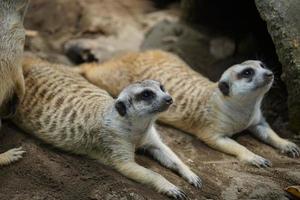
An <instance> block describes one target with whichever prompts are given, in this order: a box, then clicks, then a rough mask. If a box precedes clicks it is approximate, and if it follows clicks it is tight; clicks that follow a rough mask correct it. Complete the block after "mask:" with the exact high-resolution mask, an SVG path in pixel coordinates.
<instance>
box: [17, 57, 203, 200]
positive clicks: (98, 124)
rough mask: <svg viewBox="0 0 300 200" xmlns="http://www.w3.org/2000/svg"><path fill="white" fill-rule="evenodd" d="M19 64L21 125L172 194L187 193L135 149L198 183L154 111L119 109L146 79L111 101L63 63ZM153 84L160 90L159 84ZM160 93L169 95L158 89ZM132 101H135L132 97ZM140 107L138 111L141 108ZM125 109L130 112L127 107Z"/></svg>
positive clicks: (24, 128)
mask: <svg viewBox="0 0 300 200" xmlns="http://www.w3.org/2000/svg"><path fill="white" fill-rule="evenodd" d="M23 69H24V76H25V82H26V87H27V89H26V93H25V97H24V100H23V101H22V103H21V105H20V107H18V110H17V113H16V115H15V117H14V119H13V122H14V123H15V124H16V125H17V126H19V127H20V128H21V129H23V130H25V131H26V132H28V133H30V134H33V135H35V136H36V137H38V138H40V139H42V140H43V141H45V142H47V143H49V144H52V145H54V146H56V147H58V148H60V149H63V150H65V151H70V152H73V153H76V154H82V155H87V156H89V157H91V158H93V159H96V160H98V161H100V162H102V163H104V164H106V165H108V166H111V167H113V168H114V169H116V170H117V171H119V172H120V173H122V174H123V175H125V176H127V177H129V178H131V179H133V180H135V181H137V182H140V183H144V184H147V185H150V186H152V187H153V188H155V189H156V190H157V191H159V192H161V193H164V194H167V195H169V196H171V197H176V198H177V197H178V198H183V197H184V196H185V195H184V194H183V193H182V192H181V190H180V189H178V188H177V187H176V186H175V185H173V184H172V183H170V182H169V181H168V180H166V179H165V178H164V177H162V176H161V175H160V174H158V173H155V172H153V171H151V170H149V169H146V168H144V167H142V166H140V165H138V164H137V163H135V161H134V152H135V149H136V148H143V149H145V150H147V151H149V152H150V153H151V154H152V155H153V157H154V158H155V159H157V160H158V161H159V162H160V163H161V164H163V165H164V166H166V167H168V168H171V169H173V170H175V171H177V172H178V173H179V174H180V175H181V176H182V177H184V178H185V179H186V180H187V181H188V182H190V183H191V184H193V185H195V186H197V187H199V186H200V185H201V180H200V178H199V177H198V176H197V175H196V174H194V173H193V172H192V171H191V170H190V169H189V168H188V167H187V166H186V165H185V164H184V163H183V162H182V161H181V160H180V159H179V158H178V157H177V156H176V155H175V154H174V153H173V152H172V151H171V150H170V149H169V148H168V147H167V146H166V145H165V144H164V143H163V142H162V141H161V139H160V138H159V135H158V133H157V131H156V129H155V127H154V124H153V122H154V120H155V116H152V115H150V114H147V113H146V114H145V115H146V116H144V117H136V116H135V114H133V116H131V115H129V114H130V113H127V114H126V115H125V116H122V115H121V114H120V113H118V112H119V111H118V110H117V107H116V105H117V102H120V101H122V102H123V101H125V100H123V99H124V98H125V96H126V95H128V96H129V97H130V99H134V98H135V96H130V95H133V94H131V93H133V92H134V91H133V88H134V87H135V88H136V87H138V88H140V87H144V86H143V84H144V85H145V84H146V82H145V81H143V82H141V83H136V84H134V85H130V86H128V87H127V89H126V90H123V92H121V94H120V95H121V97H122V98H121V97H119V98H118V99H116V100H114V99H113V98H112V97H111V96H110V95H109V94H108V93H107V92H106V91H105V90H102V89H99V88H98V87H96V86H94V85H93V84H91V83H89V82H88V81H87V80H85V79H84V78H83V77H81V76H80V75H78V74H75V73H74V72H71V70H70V68H67V67H65V66H62V65H55V64H49V63H47V62H44V61H42V60H38V59H34V58H26V59H25V60H24V64H23ZM149 82H150V83H151V84H152V82H153V81H152V82H151V81H148V82H147V84H148V86H147V87H150V88H151V87H152V88H154V86H153V85H151V84H150V83H149ZM155 83H157V84H158V82H155ZM149 84H150V85H149ZM153 84H154V83H153ZM155 88H157V89H159V85H158V86H155ZM159 94H162V95H167V94H166V93H165V92H162V91H160V93H159ZM157 96H159V95H157ZM167 96H168V95H167ZM130 102H131V103H132V102H133V104H134V102H135V100H130ZM157 103H159V102H157ZM135 107H136V106H132V109H134V108H135ZM141 108H144V107H143V106H141ZM149 109H151V107H150V108H149ZM139 111H140V110H137V113H141V112H139ZM126 112H130V108H127V109H126ZM132 113H133V111H132ZM129 116H131V117H129ZM147 116H148V117H147Z"/></svg>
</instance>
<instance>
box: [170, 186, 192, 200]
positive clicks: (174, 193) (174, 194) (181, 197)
mask: <svg viewBox="0 0 300 200" xmlns="http://www.w3.org/2000/svg"><path fill="white" fill-rule="evenodd" d="M164 193H165V194H166V195H167V196H169V197H170V198H172V199H178V200H186V199H188V197H187V195H186V194H185V192H183V191H182V190H180V189H179V188H177V187H175V188H173V189H170V190H167V191H166V192H164Z"/></svg>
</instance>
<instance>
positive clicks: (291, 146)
mask: <svg viewBox="0 0 300 200" xmlns="http://www.w3.org/2000/svg"><path fill="white" fill-rule="evenodd" d="M280 152H281V153H284V154H287V155H288V156H289V157H292V158H297V157H300V148H299V147H298V146H297V145H296V144H295V143H293V142H290V141H287V140H286V143H285V144H284V145H282V147H281V148H280Z"/></svg>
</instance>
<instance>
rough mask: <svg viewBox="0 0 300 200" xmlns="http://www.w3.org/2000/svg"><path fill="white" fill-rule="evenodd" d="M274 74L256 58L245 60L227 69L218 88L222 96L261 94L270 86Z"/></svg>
mask: <svg viewBox="0 0 300 200" xmlns="http://www.w3.org/2000/svg"><path fill="white" fill-rule="evenodd" d="M273 79H274V75H273V73H272V71H270V70H268V69H267V68H266V67H265V65H264V64H263V63H262V62H260V61H256V60H247V61H245V62H243V63H241V64H237V65H234V66H232V67H230V68H229V69H227V70H226V71H225V72H224V73H223V75H222V77H221V79H220V81H219V84H218V85H219V89H220V91H221V92H222V93H223V95H224V96H240V97H241V96H247V97H248V96H249V95H256V96H257V95H261V94H262V95H263V94H265V93H266V92H267V91H268V90H269V89H270V87H271V85H272V83H273Z"/></svg>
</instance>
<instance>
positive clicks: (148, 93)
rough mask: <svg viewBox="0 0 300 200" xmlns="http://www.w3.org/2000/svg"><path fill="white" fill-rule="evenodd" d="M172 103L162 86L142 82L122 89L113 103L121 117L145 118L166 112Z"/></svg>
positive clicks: (151, 82) (150, 82) (155, 82)
mask: <svg viewBox="0 0 300 200" xmlns="http://www.w3.org/2000/svg"><path fill="white" fill-rule="evenodd" d="M172 103H173V100H172V97H171V96H170V95H169V94H168V93H167V92H166V91H165V88H164V86H163V85H162V84H160V83H159V82H158V81H154V80H144V81H141V82H137V83H134V84H131V85H129V86H127V87H126V88H125V89H123V90H122V91H121V93H120V95H119V96H118V98H117V100H116V102H115V108H116V110H117V111H118V113H119V115H120V116H122V117H128V118H147V117H154V116H155V115H157V114H159V113H160V112H163V111H166V110H167V109H168V107H169V106H170V105H171V104H172Z"/></svg>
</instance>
